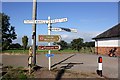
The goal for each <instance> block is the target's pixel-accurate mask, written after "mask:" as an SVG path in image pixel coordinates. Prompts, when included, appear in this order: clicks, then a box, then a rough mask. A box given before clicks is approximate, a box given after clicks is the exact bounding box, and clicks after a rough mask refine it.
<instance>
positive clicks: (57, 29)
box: [51, 28, 63, 31]
mask: <svg viewBox="0 0 120 80" xmlns="http://www.w3.org/2000/svg"><path fill="white" fill-rule="evenodd" d="M51 31H63V30H62V29H61V28H51Z"/></svg>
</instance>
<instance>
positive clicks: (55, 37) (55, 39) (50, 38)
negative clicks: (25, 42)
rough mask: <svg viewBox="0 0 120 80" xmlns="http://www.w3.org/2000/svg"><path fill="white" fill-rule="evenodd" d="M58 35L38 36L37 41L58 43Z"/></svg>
mask: <svg viewBox="0 0 120 80" xmlns="http://www.w3.org/2000/svg"><path fill="white" fill-rule="evenodd" d="M60 40H61V37H60V35H39V37H38V41H40V42H60Z"/></svg>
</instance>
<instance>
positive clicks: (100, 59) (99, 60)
mask: <svg viewBox="0 0 120 80" xmlns="http://www.w3.org/2000/svg"><path fill="white" fill-rule="evenodd" d="M98 75H100V76H101V77H102V57H101V56H100V57H98Z"/></svg>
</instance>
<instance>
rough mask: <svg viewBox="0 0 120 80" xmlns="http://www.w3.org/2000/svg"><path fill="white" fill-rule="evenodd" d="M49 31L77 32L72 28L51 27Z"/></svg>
mask: <svg viewBox="0 0 120 80" xmlns="http://www.w3.org/2000/svg"><path fill="white" fill-rule="evenodd" d="M51 31H67V32H75V33H76V32H77V29H72V28H51Z"/></svg>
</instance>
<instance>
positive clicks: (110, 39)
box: [93, 23, 120, 56]
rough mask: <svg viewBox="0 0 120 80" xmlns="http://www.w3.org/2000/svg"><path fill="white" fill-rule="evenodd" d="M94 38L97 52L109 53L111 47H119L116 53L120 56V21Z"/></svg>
mask: <svg viewBox="0 0 120 80" xmlns="http://www.w3.org/2000/svg"><path fill="white" fill-rule="evenodd" d="M93 39H95V52H96V53H97V54H108V53H109V51H110V50H111V49H113V48H117V50H116V53H117V55H119V56H120V23H119V24H117V25H115V26H113V27H112V28H110V29H108V30H107V31H105V32H103V33H101V34H99V35H98V36H96V37H95V38H93Z"/></svg>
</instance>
